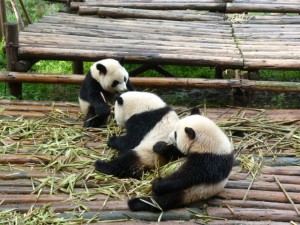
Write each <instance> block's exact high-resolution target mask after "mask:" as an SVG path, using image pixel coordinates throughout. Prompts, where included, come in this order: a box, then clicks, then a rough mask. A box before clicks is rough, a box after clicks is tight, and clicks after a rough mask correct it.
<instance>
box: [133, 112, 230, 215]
mask: <svg viewBox="0 0 300 225" xmlns="http://www.w3.org/2000/svg"><path fill="white" fill-rule="evenodd" d="M194 113H195V111H194ZM153 151H154V152H156V153H158V154H160V155H165V154H166V152H168V155H169V154H170V151H173V152H174V153H176V154H178V151H179V152H181V153H182V154H183V155H184V157H185V158H183V160H184V162H183V164H182V165H181V166H180V167H179V169H178V170H176V171H175V172H174V173H172V174H170V175H169V176H166V177H163V178H156V179H155V180H154V181H153V183H152V197H142V198H133V199H131V200H129V201H128V206H129V208H130V209H131V210H133V211H158V210H160V209H158V208H156V207H154V206H152V205H153V202H152V200H154V201H155V202H156V203H157V204H158V205H159V206H160V208H161V209H162V210H168V209H171V208H178V207H181V206H185V205H187V204H189V203H193V202H195V201H199V200H204V199H208V198H210V197H212V196H214V195H216V194H217V193H219V192H220V191H221V190H222V189H223V188H224V187H225V185H226V183H227V180H228V176H229V173H230V171H231V169H232V166H233V161H234V157H233V147H232V144H231V142H230V141H229V139H228V137H227V136H226V135H225V133H224V132H223V131H222V130H221V129H220V128H219V127H218V126H217V125H216V124H215V123H214V122H213V121H212V120H210V119H208V118H207V117H204V116H201V115H196V114H194V115H190V116H187V117H185V118H183V119H181V120H179V121H178V122H177V123H176V125H175V128H174V130H173V131H172V132H171V133H170V135H169V143H166V142H158V143H156V144H155V145H154V147H153ZM145 201H146V202H145ZM147 202H149V203H150V204H147ZM151 204H152V205H151Z"/></svg>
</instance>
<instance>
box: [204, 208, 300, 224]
mask: <svg viewBox="0 0 300 225" xmlns="http://www.w3.org/2000/svg"><path fill="white" fill-rule="evenodd" d="M207 211H208V215H210V216H215V217H221V218H223V217H225V218H228V219H242V220H262V221H264V220H265V221H268V220H271V221H278V222H290V221H295V222H300V217H299V216H298V214H297V213H296V212H295V211H292V210H277V209H257V208H247V209H244V208H243V209H239V208H234V210H233V212H232V211H231V210H230V209H228V208H218V207H214V208H212V207H211V208H208V209H207ZM254 218H255V219H254Z"/></svg>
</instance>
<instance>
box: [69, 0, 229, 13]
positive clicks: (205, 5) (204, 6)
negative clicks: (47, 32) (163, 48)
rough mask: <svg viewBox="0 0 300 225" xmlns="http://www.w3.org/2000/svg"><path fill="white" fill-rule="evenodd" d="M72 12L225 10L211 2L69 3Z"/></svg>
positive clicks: (223, 5) (222, 5) (224, 6)
mask: <svg viewBox="0 0 300 225" xmlns="http://www.w3.org/2000/svg"><path fill="white" fill-rule="evenodd" d="M70 6H71V9H72V10H78V8H79V7H80V6H103V7H104V6H105V7H123V8H135V9H152V10H154V9H155V10H159V9H165V10H184V9H195V10H210V11H219V12H222V11H223V12H224V11H225V8H226V4H225V3H220V2H217V3H212V2H201V3H199V2H195V3H189V2H161V3H157V2H149V3H144V2H134V3H131V2H122V3H121V2H101V3H99V2H97V1H95V2H84V3H82V2H71V4H70Z"/></svg>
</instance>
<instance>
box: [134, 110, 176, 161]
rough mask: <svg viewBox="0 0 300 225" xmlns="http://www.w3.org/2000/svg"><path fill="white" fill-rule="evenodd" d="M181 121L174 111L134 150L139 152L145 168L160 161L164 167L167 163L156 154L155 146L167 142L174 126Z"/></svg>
mask: <svg viewBox="0 0 300 225" xmlns="http://www.w3.org/2000/svg"><path fill="white" fill-rule="evenodd" d="M178 120H179V117H178V116H177V114H176V113H175V112H174V111H170V112H169V113H168V114H166V115H165V116H164V117H163V119H162V120H161V121H159V122H158V123H157V124H156V125H155V126H154V128H153V129H152V130H151V131H150V132H149V133H148V134H147V135H146V136H145V137H144V139H143V140H142V141H141V143H140V144H139V145H138V146H136V147H135V148H134V149H133V150H134V151H136V152H137V155H138V156H139V157H140V162H141V163H142V164H143V165H144V166H146V167H147V166H148V167H153V165H155V164H156V163H157V162H158V159H160V160H159V163H160V165H159V166H162V165H164V164H165V163H167V162H165V161H162V160H161V158H158V155H157V154H156V153H154V151H153V146H154V144H156V143H157V142H159V141H166V140H167V139H168V135H169V133H170V131H171V130H173V129H174V124H175V123H176V122H177V121H178Z"/></svg>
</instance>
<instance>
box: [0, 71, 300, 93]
mask: <svg viewBox="0 0 300 225" xmlns="http://www.w3.org/2000/svg"><path fill="white" fill-rule="evenodd" d="M83 79H84V77H83V76H82V75H78V74H72V75H60V74H30V73H18V72H0V82H11V81H15V82H24V83H51V84H76V85H79V84H81V83H82V81H83ZM131 81H132V83H133V84H134V85H135V86H139V87H148V86H156V87H184V88H216V89H227V88H241V89H245V90H252V91H274V92H288V91H293V92H300V83H298V82H281V81H255V80H244V79H242V80H223V79H211V80H210V79H202V78H158V77H155V78H150V77H148V78H145V77H132V78H131Z"/></svg>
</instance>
